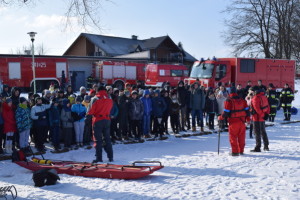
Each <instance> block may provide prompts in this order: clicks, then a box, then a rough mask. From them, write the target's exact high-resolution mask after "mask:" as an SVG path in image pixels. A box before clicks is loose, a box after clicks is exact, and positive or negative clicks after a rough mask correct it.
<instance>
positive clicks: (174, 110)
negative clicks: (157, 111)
mask: <svg viewBox="0 0 300 200" xmlns="http://www.w3.org/2000/svg"><path fill="white" fill-rule="evenodd" d="M170 100H171V101H170V111H169V113H170V115H174V114H179V110H180V103H179V102H178V99H177V98H176V99H170Z"/></svg>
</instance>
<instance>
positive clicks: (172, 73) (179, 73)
mask: <svg viewBox="0 0 300 200" xmlns="http://www.w3.org/2000/svg"><path fill="white" fill-rule="evenodd" d="M182 75H183V72H182V70H171V76H182Z"/></svg>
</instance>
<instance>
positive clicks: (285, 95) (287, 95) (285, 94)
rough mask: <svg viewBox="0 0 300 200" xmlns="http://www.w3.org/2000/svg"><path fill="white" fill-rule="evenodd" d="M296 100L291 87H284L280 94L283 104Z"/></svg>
mask: <svg viewBox="0 0 300 200" xmlns="http://www.w3.org/2000/svg"><path fill="white" fill-rule="evenodd" d="M293 100H294V92H293V90H292V89H291V88H284V89H282V91H281V94H280V102H281V104H282V106H285V104H291V103H292V101H293Z"/></svg>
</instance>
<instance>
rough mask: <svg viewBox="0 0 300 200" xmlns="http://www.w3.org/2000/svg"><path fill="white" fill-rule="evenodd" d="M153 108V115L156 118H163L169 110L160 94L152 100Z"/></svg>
mask: <svg viewBox="0 0 300 200" xmlns="http://www.w3.org/2000/svg"><path fill="white" fill-rule="evenodd" d="M152 108H153V110H152V115H153V116H154V117H162V116H163V113H164V111H165V110H166V109H167V104H166V102H165V100H164V98H162V97H161V96H160V93H158V96H157V97H153V98H152Z"/></svg>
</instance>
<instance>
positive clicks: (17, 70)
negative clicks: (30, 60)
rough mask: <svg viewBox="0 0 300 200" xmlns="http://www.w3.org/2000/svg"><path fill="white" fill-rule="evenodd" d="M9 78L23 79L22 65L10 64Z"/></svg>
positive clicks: (17, 63)
mask: <svg viewBox="0 0 300 200" xmlns="http://www.w3.org/2000/svg"><path fill="white" fill-rule="evenodd" d="M8 77H9V79H21V63H19V62H10V63H8Z"/></svg>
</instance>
